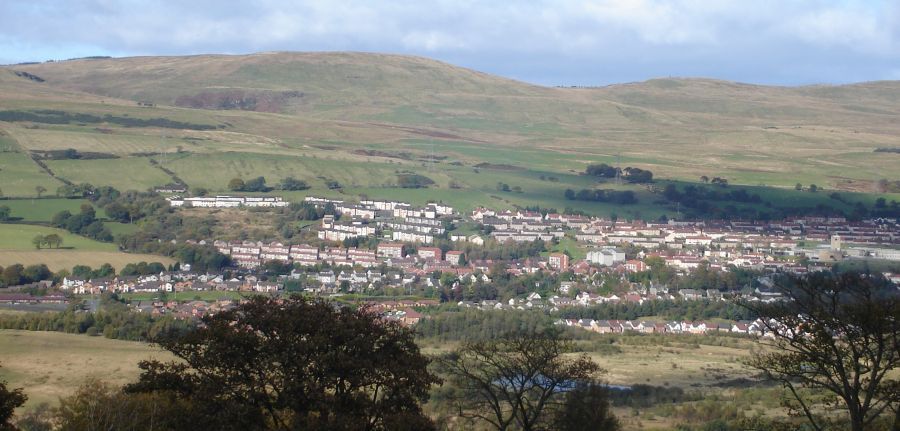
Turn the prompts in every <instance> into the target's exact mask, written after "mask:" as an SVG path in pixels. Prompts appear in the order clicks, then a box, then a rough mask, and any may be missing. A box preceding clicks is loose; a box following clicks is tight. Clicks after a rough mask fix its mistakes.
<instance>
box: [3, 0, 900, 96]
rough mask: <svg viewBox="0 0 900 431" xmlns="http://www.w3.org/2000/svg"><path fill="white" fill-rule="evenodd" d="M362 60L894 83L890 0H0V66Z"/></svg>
mask: <svg viewBox="0 0 900 431" xmlns="http://www.w3.org/2000/svg"><path fill="white" fill-rule="evenodd" d="M261 51H365V52H385V53H396V54H409V55H418V56H424V57H429V58H434V59H437V60H442V61H446V62H449V63H452V64H456V65H459V66H463V67H468V68H472V69H476V70H479V71H483V72H488V73H492V74H496V75H501V76H505V77H509V78H513V79H518V80H522V81H526V82H531V83H535V84H541V85H550V86H554V85H564V86H568V85H581V86H595V85H608V84H613V83H622V82H635V81H642V80H646V79H650V78H659V77H671V76H678V77H706V78H716V79H725V80H732V81H740V82H749V83H757V84H771V85H806V84H820V83H824V84H843V83H850V82H860V81H873V80H891V79H893V80H900V1H898V0H830V1H828V0H670V1H662V0H485V1H475V0H322V1H315V0H309V1H289V0H117V1H116V0H0V63H19V62H28V61H45V60H49V59H55V60H61V59H68V58H76V57H85V56H94V55H108V56H115V57H122V56H135V55H185V54H208V53H217V54H245V53H253V52H261Z"/></svg>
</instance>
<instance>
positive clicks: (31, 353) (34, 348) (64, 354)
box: [0, 329, 172, 409]
mask: <svg viewBox="0 0 900 431" xmlns="http://www.w3.org/2000/svg"><path fill="white" fill-rule="evenodd" d="M171 357H172V356H171V355H170V354H168V353H166V352H163V351H161V350H159V349H156V348H153V347H151V346H149V345H147V344H146V343H138V342H132V341H121V340H111V339H107V338H103V337H90V336H87V335H75V334H64V333H60V332H34V331H17V330H8V329H4V330H0V365H2V368H0V378H3V379H5V380H7V381H8V382H9V386H10V387H12V388H18V387H24V388H25V393H26V394H27V395H28V402H27V403H26V404H25V407H24V408H25V409H29V408H34V407H36V406H37V405H39V404H41V403H48V404H50V405H56V404H57V403H58V401H59V397H62V396H67V395H70V394H72V393H73V392H74V391H75V389H76V388H78V386H80V385H81V384H82V383H84V381H85V379H87V378H91V377H93V378H98V379H102V380H104V381H107V382H109V383H111V384H114V385H124V384H126V383H129V382H133V381H135V380H136V379H137V376H138V374H139V372H140V370H139V369H138V367H137V364H138V362H139V361H141V360H144V359H159V360H168V359H170V358H171Z"/></svg>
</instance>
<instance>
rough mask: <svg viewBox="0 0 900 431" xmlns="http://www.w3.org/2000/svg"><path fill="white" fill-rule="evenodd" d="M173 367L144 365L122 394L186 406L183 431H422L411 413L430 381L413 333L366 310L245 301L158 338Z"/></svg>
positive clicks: (417, 415)
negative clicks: (194, 430) (188, 430)
mask: <svg viewBox="0 0 900 431" xmlns="http://www.w3.org/2000/svg"><path fill="white" fill-rule="evenodd" d="M157 342H158V343H159V345H160V346H161V347H163V348H164V349H166V350H169V351H170V352H172V353H173V354H174V355H175V356H177V357H178V358H179V359H180V360H179V361H175V362H167V363H163V362H159V361H144V362H142V363H141V364H140V367H141V369H142V370H143V373H142V374H141V376H140V379H139V381H138V382H137V383H135V384H132V385H130V386H128V387H127V388H126V390H127V391H129V392H132V393H154V394H168V395H171V396H173V397H175V398H177V399H182V400H188V402H189V404H190V405H191V406H192V407H191V408H190V409H188V410H187V411H185V412H184V413H183V414H182V416H183V417H184V421H185V427H188V426H190V425H195V424H196V423H201V422H198V421H202V423H204V424H205V427H206V428H209V429H223V430H227V429H241V430H252V429H354V430H381V429H432V428H433V424H432V423H431V421H430V419H428V417H427V416H425V415H424V414H423V413H422V411H421V408H420V403H421V402H424V401H425V400H427V397H428V392H429V389H430V387H431V385H432V384H434V383H438V382H439V380H438V379H437V377H436V376H434V375H433V374H431V373H430V372H429V371H428V370H427V367H428V364H429V362H430V361H429V359H428V358H427V357H425V356H424V355H422V354H421V353H420V352H419V349H418V347H417V346H416V344H415V343H414V340H413V334H412V332H411V331H410V330H408V329H405V328H404V327H402V326H400V325H399V324H397V323H394V322H386V321H383V320H381V319H380V317H378V316H377V315H376V314H374V313H371V312H370V311H368V310H366V309H364V308H363V309H355V310H354V309H350V308H346V307H338V306H336V305H335V304H333V303H330V302H326V301H322V300H309V299H305V298H302V297H292V298H288V299H281V300H276V299H271V298H264V297H255V298H253V299H250V300H249V301H247V302H246V303H243V304H241V305H240V306H239V307H237V308H236V309H233V310H231V311H226V312H223V313H219V314H216V315H214V316H207V317H204V318H203V321H202V325H201V326H200V327H199V328H198V329H196V330H195V331H191V332H189V333H186V334H180V335H176V336H171V337H161V338H159V339H158V340H157Z"/></svg>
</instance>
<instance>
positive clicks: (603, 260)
mask: <svg viewBox="0 0 900 431" xmlns="http://www.w3.org/2000/svg"><path fill="white" fill-rule="evenodd" d="M587 260H588V261H589V262H591V263H596V264H599V265H605V266H613V265H615V264H617V263H621V262H625V252H624V251H621V250H618V249H615V248H601V249H595V250H591V251H589V252H588V253H587Z"/></svg>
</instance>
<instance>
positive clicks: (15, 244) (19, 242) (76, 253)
mask: <svg viewBox="0 0 900 431" xmlns="http://www.w3.org/2000/svg"><path fill="white" fill-rule="evenodd" d="M51 233H55V234H57V235H59V236H60V237H62V239H63V244H62V248H61V249H55V248H54V249H47V248H44V249H41V250H37V249H35V248H34V245H33V244H32V243H31V240H32V238H34V237H35V236H36V235H49V234H51ZM137 262H161V263H163V264H165V265H170V264H173V263H174V262H175V261H174V260H173V259H171V258H168V257H163V256H157V255H150V254H132V253H123V252H120V251H118V248H117V247H116V246H115V244H111V243H105V242H99V241H94V240H92V239H88V238H85V237H82V236H79V235H74V234H71V233H69V232H66V231H64V230H61V229H55V228H51V227H46V226H33V225H23V224H0V266H7V265H11V264H15V263H20V264H22V265H25V266H28V265H35V264H41V263H43V264H46V265H47V266H48V267H49V268H50V269H51V270H53V271H59V270H62V269H66V270H71V269H72V267H73V266H75V265H88V266H90V267H93V268H97V267H99V266H101V265H103V264H104V263H109V264H111V265H112V266H113V267H115V268H118V269H121V268H122V267H124V266H125V265H126V264H129V263H137Z"/></svg>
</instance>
